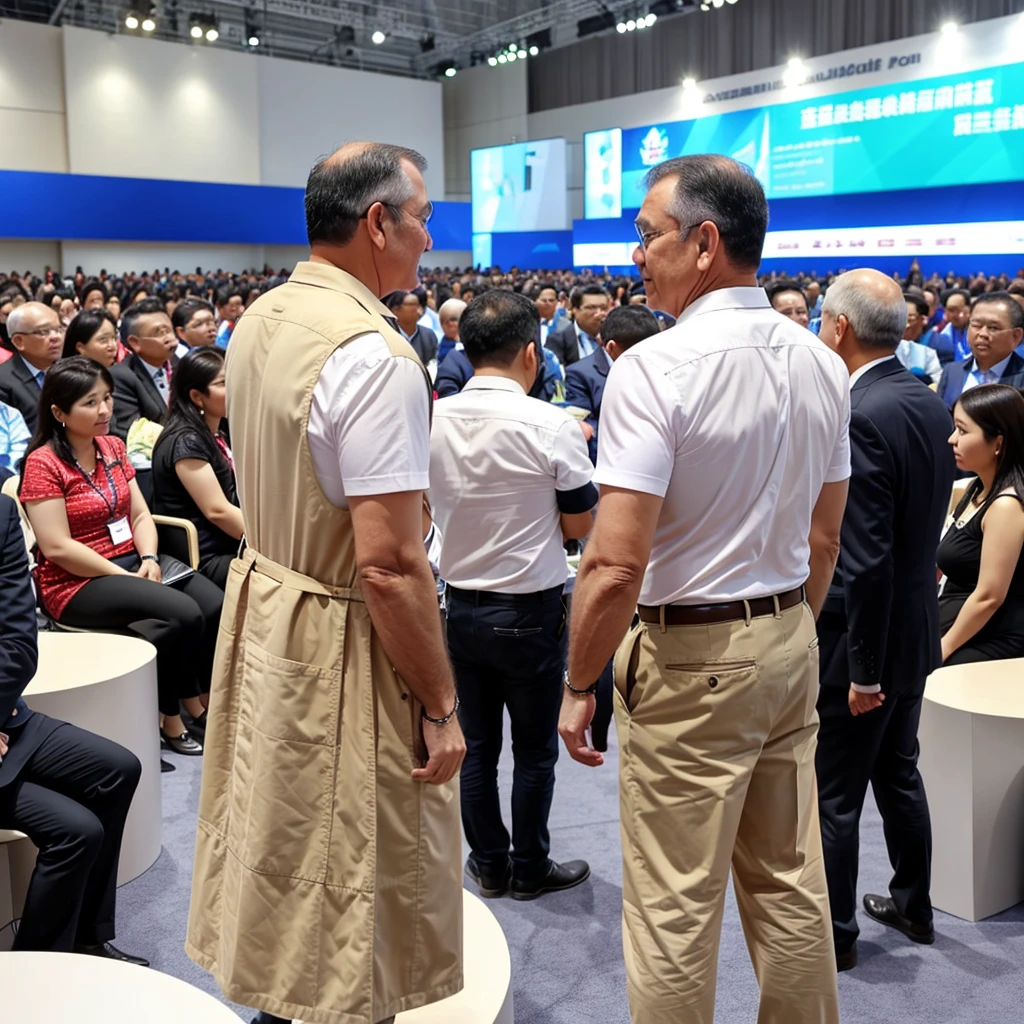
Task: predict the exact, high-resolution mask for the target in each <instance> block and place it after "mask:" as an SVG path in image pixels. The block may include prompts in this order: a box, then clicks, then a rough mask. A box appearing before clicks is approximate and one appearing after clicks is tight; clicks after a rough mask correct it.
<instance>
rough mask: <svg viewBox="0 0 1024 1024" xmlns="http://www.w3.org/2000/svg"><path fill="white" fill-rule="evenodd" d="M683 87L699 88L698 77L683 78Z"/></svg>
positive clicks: (688, 88)
mask: <svg viewBox="0 0 1024 1024" xmlns="http://www.w3.org/2000/svg"><path fill="white" fill-rule="evenodd" d="M683 88H684V89H686V90H690V89H696V88H697V79H696V78H684V79H683Z"/></svg>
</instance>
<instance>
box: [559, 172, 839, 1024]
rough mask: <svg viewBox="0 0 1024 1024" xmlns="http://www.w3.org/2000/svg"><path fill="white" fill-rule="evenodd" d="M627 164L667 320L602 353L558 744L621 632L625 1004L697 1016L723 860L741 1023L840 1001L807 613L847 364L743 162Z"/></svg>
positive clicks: (833, 552)
mask: <svg viewBox="0 0 1024 1024" xmlns="http://www.w3.org/2000/svg"><path fill="white" fill-rule="evenodd" d="M646 184H647V187H648V190H649V191H648V192H647V197H646V199H645V200H644V204H643V207H642V209H641V210H640V215H639V217H638V218H637V222H636V227H637V232H638V234H639V236H640V245H639V246H638V247H637V249H636V251H635V253H634V256H633V258H634V260H635V261H636V263H637V266H638V267H639V268H640V274H641V277H642V278H643V280H644V284H645V286H646V289H647V294H648V296H649V299H650V302H651V304H652V305H653V306H655V307H657V308H658V309H662V310H665V311H667V312H668V313H670V314H671V315H673V316H677V317H678V321H677V323H676V326H675V327H673V328H670V329H669V330H667V331H664V332H663V333H662V334H660V335H659V336H657V337H655V338H649V339H647V341H645V342H644V343H643V344H642V345H640V346H638V347H637V348H636V349H634V350H631V351H629V352H626V353H625V354H624V355H623V356H622V358H621V359H619V360H617V361H616V364H615V368H614V370H613V372H612V373H610V374H609V376H608V385H607V387H606V389H605V393H604V401H603V405H602V412H601V447H600V451H599V454H598V468H597V472H596V474H595V477H594V479H595V480H596V481H597V482H598V483H599V484H600V485H601V500H600V505H599V510H598V516H597V523H596V526H595V528H594V533H593V536H592V537H591V540H590V542H589V543H588V545H587V547H586V550H585V551H584V555H583V563H582V565H581V567H580V574H579V577H578V579H577V581H576V586H575V590H574V593H573V606H574V607H573V620H572V631H571V632H572V638H571V644H570V652H569V671H568V675H567V677H566V686H565V690H564V700H563V707H562V715H561V720H560V731H561V733H562V736H563V738H564V740H565V742H566V746H567V748H568V750H569V753H570V754H571V756H572V757H573V758H575V759H576V760H577V761H581V762H582V763H584V764H589V765H598V764H600V763H601V762H602V760H603V758H602V757H601V755H600V754H599V753H597V752H596V751H594V750H592V749H591V748H590V747H589V745H588V744H587V740H586V734H585V730H586V727H587V725H588V723H589V721H590V719H591V716H592V715H593V710H594V697H593V695H592V690H593V688H594V684H595V680H597V679H598V677H599V676H600V674H601V670H602V669H603V668H604V666H605V664H606V662H607V660H608V658H609V656H611V654H612V653H613V652H614V651H615V647H616V644H617V643H618V641H619V639H620V638H621V637H622V636H623V634H624V633H626V637H625V640H623V641H622V643H621V645H620V646H619V648H618V652H617V653H616V657H615V687H616V709H615V710H616V723H617V728H618V734H619V743H620V750H621V753H620V811H621V821H622V837H623V843H622V846H623V940H624V941H623V945H624V948H625V956H626V974H627V980H628V989H629V997H630V1005H631V1008H632V1015H633V1017H632V1019H633V1022H634V1024H679V1022H681V1021H685V1022H686V1024H711V1021H712V1019H713V1016H714V1003H715V973H716V967H717V957H718V942H719V936H720V932H721V924H722V912H723V909H724V905H725V891H726V885H727V882H728V878H729V869H730V866H731V868H732V871H733V879H734V884H735V889H736V899H737V903H738V904H739V910H740V916H741V918H742V920H743V926H744V932H745V934H746V936H747V942H748V945H749V948H750V953H751V959H752V960H753V963H754V970H755V972H756V974H757V978H758V982H759V984H760V988H761V1007H760V1013H759V1016H758V1021H759V1024H794V1022H797V1021H799V1022H800V1024H837V1022H838V1020H839V1008H838V1000H837V995H836V963H835V955H834V951H833V946H832V934H831V932H832V929H831V922H830V920H829V910H828V899H827V893H826V883H825V872H824V867H823V863H822V850H821V833H820V829H819V824H818V808H817V797H816V793H815V784H814V753H815V735H816V732H817V726H818V719H817V715H816V713H815V698H816V697H817V690H818V654H817V638H816V636H815V628H814V617H815V614H816V613H817V611H818V610H819V609H820V608H821V604H822V602H823V600H824V598H825V594H826V592H827V590H828V586H829V582H830V580H831V578H832V572H833V569H834V567H835V562H836V556H837V554H838V548H839V532H840V527H841V524H842V516H843V508H844V506H845V503H846V491H847V482H848V479H849V476H850V451H849V439H848V421H849V415H850V396H849V385H848V376H847V373H846V369H845V367H844V366H843V364H842V362H841V361H840V360H838V359H837V358H835V357H834V353H832V352H830V351H829V350H828V349H827V348H826V347H825V346H824V345H822V344H821V343H820V342H819V341H818V340H817V339H816V338H815V337H814V336H813V335H811V334H809V333H808V332H807V331H806V330H804V329H803V328H801V327H799V326H798V325H797V324H794V323H793V322H792V321H791V320H787V319H786V318H785V317H783V316H781V315H780V314H779V313H776V312H775V311H774V310H773V309H772V308H771V306H770V305H769V303H768V298H767V296H766V295H765V293H764V290H763V289H761V288H758V287H757V276H756V272H757V267H758V264H759V262H760V258H761V250H762V246H763V244H764V236H765V231H766V230H767V223H768V205H767V201H766V199H765V195H764V190H763V189H762V187H761V185H760V183H759V182H758V181H757V179H756V178H754V177H753V175H751V174H750V173H749V172H748V171H747V169H746V168H744V167H743V166H741V165H740V164H738V163H736V162H735V161H733V160H730V159H728V158H726V157H721V156H710V155H709V156H693V157H681V158H678V159H674V160H668V161H666V162H665V163H663V164H661V165H660V166H658V167H656V168H654V169H653V170H652V171H651V172H650V173H649V175H648V177H647V180H646ZM638 602H639V615H638V617H637V618H636V621H635V624H634V625H633V627H632V628H630V625H629V624H630V619H631V618H633V617H634V613H635V612H636V610H637V603H638ZM627 630H628V633H627Z"/></svg>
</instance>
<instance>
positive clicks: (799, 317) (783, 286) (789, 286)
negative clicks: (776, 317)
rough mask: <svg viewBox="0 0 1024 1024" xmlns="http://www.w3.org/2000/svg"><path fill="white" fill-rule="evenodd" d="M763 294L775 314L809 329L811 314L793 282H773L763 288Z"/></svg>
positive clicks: (804, 299)
mask: <svg viewBox="0 0 1024 1024" xmlns="http://www.w3.org/2000/svg"><path fill="white" fill-rule="evenodd" d="M765 292H766V293H767V295H768V301H769V302H770V303H771V304H772V309H774V310H775V312H776V313H781V314H782V315H783V316H784V317H788V318H789V319H790V320H792V321H793V323H796V324H799V325H800V326H801V327H806V328H808V330H809V329H810V324H811V314H810V311H809V310H808V308H807V299H806V297H805V296H804V293H803V292H802V291H801V290H800V286H799V285H798V284H797V283H796V282H795V281H786V280H782V281H775V282H774V283H773V284H770V285H767V286H766V287H765Z"/></svg>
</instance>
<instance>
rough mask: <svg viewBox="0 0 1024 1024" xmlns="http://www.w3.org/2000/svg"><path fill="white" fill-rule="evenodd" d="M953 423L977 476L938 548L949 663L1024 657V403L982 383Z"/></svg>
mask: <svg viewBox="0 0 1024 1024" xmlns="http://www.w3.org/2000/svg"><path fill="white" fill-rule="evenodd" d="M953 423H954V428H953V433H952V435H951V436H950V439H949V443H950V444H951V445H952V446H953V452H954V455H955V456H956V464H957V466H958V467H959V468H960V469H963V470H967V471H968V472H972V473H977V475H978V476H977V479H976V480H975V481H973V482H972V483H971V485H970V486H969V487H968V488H967V493H966V494H965V495H964V497H963V500H962V501H961V502H960V503H959V505H958V506H957V507H956V509H955V510H954V512H953V519H952V524H951V525H950V526H949V528H948V529H947V530H946V533H945V535H944V536H943V538H942V541H941V543H940V544H939V550H938V555H937V561H938V565H939V568H940V569H941V570H942V572H943V573H944V575H945V577H946V579H945V582H944V584H943V589H942V594H941V597H940V598H939V612H940V615H939V623H940V626H941V627H942V631H943V637H942V660H943V663H944V664H946V665H962V664H965V663H966V662H971V661H994V660H998V659H1003V658H1020V657H1024V559H1022V558H1021V550H1022V548H1024V396H1022V395H1021V393H1020V392H1019V391H1018V390H1017V389H1016V388H1012V387H1010V386H1009V385H1007V384H982V385H981V386H979V387H976V388H972V389H971V390H970V391H965V392H964V393H963V394H962V395H961V396H960V399H959V400H958V401H957V403H956V405H955V406H954V407H953Z"/></svg>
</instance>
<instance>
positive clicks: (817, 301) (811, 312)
mask: <svg viewBox="0 0 1024 1024" xmlns="http://www.w3.org/2000/svg"><path fill="white" fill-rule="evenodd" d="M804 298H805V299H806V300H807V315H808V317H809V318H810V319H811V320H820V319H821V304H822V294H821V284H820V282H818V281H815V280H814V279H811V280H810V281H808V282H807V283H806V284H805V285H804Z"/></svg>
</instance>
